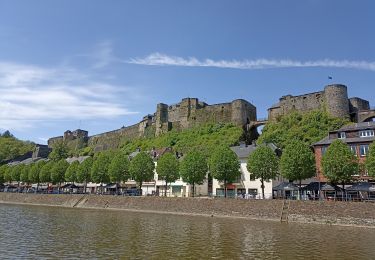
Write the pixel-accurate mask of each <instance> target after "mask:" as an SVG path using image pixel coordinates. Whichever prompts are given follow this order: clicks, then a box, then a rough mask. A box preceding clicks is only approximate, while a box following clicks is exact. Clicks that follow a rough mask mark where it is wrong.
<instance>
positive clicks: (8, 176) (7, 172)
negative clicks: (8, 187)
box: [4, 166, 12, 183]
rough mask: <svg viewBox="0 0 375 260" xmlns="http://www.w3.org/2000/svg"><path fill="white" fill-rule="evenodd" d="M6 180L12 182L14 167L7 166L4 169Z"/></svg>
mask: <svg viewBox="0 0 375 260" xmlns="http://www.w3.org/2000/svg"><path fill="white" fill-rule="evenodd" d="M4 181H6V182H9V183H11V182H12V167H9V166H7V167H6V168H5V171H4Z"/></svg>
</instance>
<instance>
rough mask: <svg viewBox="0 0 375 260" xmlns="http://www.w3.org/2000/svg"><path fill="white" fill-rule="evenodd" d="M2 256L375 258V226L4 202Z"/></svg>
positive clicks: (0, 208) (0, 234)
mask: <svg viewBox="0 0 375 260" xmlns="http://www.w3.org/2000/svg"><path fill="white" fill-rule="evenodd" d="M0 220H1V225H0V256H1V258H2V259H14V258H60V259H61V258H65V259H71V258H90V259H119V258H121V259H139V258H147V259H177V258H183V259H207V258H212V259H306V258H309V259H373V257H374V256H375V230H374V229H364V228H350V227H330V226H324V225H299V224H290V225H285V224H284V225H282V224H280V223H273V222H261V221H248V220H241V219H229V218H228V219H218V218H206V217H189V216H173V215H163V214H143V213H130V212H121V211H100V210H84V209H65V208H53V207H35V206H16V205H0Z"/></svg>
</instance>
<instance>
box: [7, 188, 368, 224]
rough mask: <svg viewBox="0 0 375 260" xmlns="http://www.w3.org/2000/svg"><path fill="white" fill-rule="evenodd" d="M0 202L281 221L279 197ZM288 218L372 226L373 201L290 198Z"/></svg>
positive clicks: (12, 198)
mask: <svg viewBox="0 0 375 260" xmlns="http://www.w3.org/2000/svg"><path fill="white" fill-rule="evenodd" d="M0 203H9V204H28V205H42V206H55V207H69V208H87V209H90V208H91V209H107V210H124V211H138V212H152V213H164V214H179V215H199V216H209V217H231V218H245V219H255V220H271V221H280V215H281V210H282V206H283V201H282V200H244V199H222V198H164V197H123V196H102V195H67V194H60V195H57V194H22V193H21V194H20V193H0ZM288 217H289V222H298V223H316V224H330V225H343V226H362V227H372V228H375V204H373V203H364V202H339V201H321V202H320V201H290V207H289V214H288Z"/></svg>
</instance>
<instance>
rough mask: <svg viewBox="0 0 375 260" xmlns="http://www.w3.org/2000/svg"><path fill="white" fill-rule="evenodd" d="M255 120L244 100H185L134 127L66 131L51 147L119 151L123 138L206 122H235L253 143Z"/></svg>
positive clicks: (159, 108) (252, 108) (161, 107)
mask: <svg viewBox="0 0 375 260" xmlns="http://www.w3.org/2000/svg"><path fill="white" fill-rule="evenodd" d="M256 120H257V113H256V107H255V106H254V105H252V104H251V103H249V102H247V101H246V100H243V99H237V100H234V101H232V102H230V103H222V104H214V105H208V104H206V103H204V102H201V101H199V100H198V99H197V98H184V99H182V101H181V102H179V103H177V104H174V105H166V104H163V103H160V104H158V105H157V108H156V112H155V113H154V114H152V115H147V116H144V117H143V119H142V121H140V122H139V123H137V124H135V125H131V126H128V127H122V128H120V129H117V130H114V131H110V132H106V133H102V134H98V135H93V136H89V135H88V132H87V131H84V130H81V129H77V130H75V131H66V132H65V133H64V135H63V136H58V137H54V138H51V139H49V140H48V146H49V147H53V144H54V143H56V142H58V141H66V142H67V143H68V145H69V146H70V147H72V148H82V147H85V146H90V147H93V148H94V151H95V152H97V151H102V150H107V149H113V148H117V147H118V146H119V145H120V142H121V140H124V139H125V140H126V139H128V140H131V139H135V138H139V137H153V136H159V135H161V134H163V133H166V132H168V131H171V130H172V129H174V130H183V129H187V128H190V127H193V126H196V125H199V124H204V123H233V124H235V125H237V126H239V127H242V128H243V130H244V136H245V139H246V141H247V142H249V143H250V142H251V141H253V140H254V139H256V138H257V136H258V135H257V131H256V129H255V128H250V127H249V125H250V123H251V122H255V121H256Z"/></svg>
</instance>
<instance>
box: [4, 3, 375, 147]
mask: <svg viewBox="0 0 375 260" xmlns="http://www.w3.org/2000/svg"><path fill="white" fill-rule="evenodd" d="M374 11H375V1H372V0H368V1H366V0H362V1H355V0H352V1H348V0H336V1H335V0H330V1H327V0H305V1H300V0H285V1H269V0H259V1H255V0H243V1H242V0H226V1H224V0H204V1H203V0H189V1H175V0H159V1H152V0H149V1H146V0H137V1H127V0H118V1H115V0H102V1H99V0H97V1H93V0H64V1H63V0H60V1H58V0H55V1H50V0H33V1H20V0H0V132H3V131H5V130H8V129H9V130H10V131H11V132H12V133H13V134H14V135H15V136H16V137H18V138H20V139H23V140H31V141H34V142H36V143H42V144H43V143H46V141H47V139H48V138H50V137H54V136H59V135H62V134H63V132H64V131H66V130H68V129H70V130H75V129H77V128H81V129H85V130H87V131H89V135H93V134H97V133H101V132H105V131H110V130H114V129H117V128H120V127H122V126H127V125H132V124H134V123H137V122H139V121H140V120H141V119H142V117H143V116H144V115H147V114H152V113H154V112H155V111H156V105H157V103H166V104H174V103H177V102H179V101H180V100H181V99H182V98H184V97H197V98H199V99H200V100H203V101H205V102H206V103H209V104H214V103H222V102H230V101H232V100H234V99H238V98H242V99H246V100H248V101H249V102H251V103H253V104H254V105H255V106H256V107H257V111H258V118H263V117H266V116H267V108H269V107H270V106H271V105H272V104H274V103H276V102H277V101H278V99H279V98H280V97H281V96H283V95H287V94H292V95H298V94H304V93H309V92H315V91H320V90H322V89H323V88H324V86H325V85H327V84H333V83H341V84H345V85H347V86H348V90H349V96H351V97H353V96H358V97H362V98H365V99H368V100H369V101H370V103H372V104H375V100H374V88H375V29H374V28H375V15H374ZM329 76H330V77H332V80H330V79H329V78H328V77H329Z"/></svg>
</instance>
